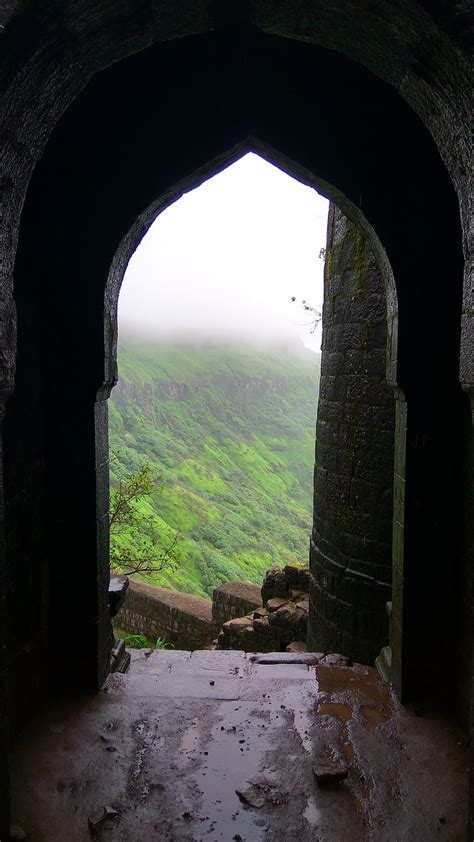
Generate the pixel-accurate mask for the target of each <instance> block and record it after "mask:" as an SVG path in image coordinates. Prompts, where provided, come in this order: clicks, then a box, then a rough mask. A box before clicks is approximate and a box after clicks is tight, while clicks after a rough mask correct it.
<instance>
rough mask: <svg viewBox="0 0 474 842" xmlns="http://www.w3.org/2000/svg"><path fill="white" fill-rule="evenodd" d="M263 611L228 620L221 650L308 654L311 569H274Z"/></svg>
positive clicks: (265, 591) (265, 584) (266, 586)
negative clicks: (307, 635) (307, 637)
mask: <svg viewBox="0 0 474 842" xmlns="http://www.w3.org/2000/svg"><path fill="white" fill-rule="evenodd" d="M262 602H263V606H262V607H261V608H256V609H255V610H254V611H251V612H250V613H248V614H246V615H245V616H244V617H237V618H235V619H232V620H228V621H227V622H226V623H224V624H223V626H222V630H221V631H220V632H219V635H218V638H217V641H216V644H215V646H216V648H217V649H236V650H240V651H244V652H285V651H286V650H288V651H291V652H304V651H305V650H306V633H307V628H308V609H309V568H308V567H293V566H290V565H287V566H286V567H284V568H283V569H281V568H276V567H272V568H271V569H270V570H268V571H267V574H266V576H265V579H264V582H263V585H262Z"/></svg>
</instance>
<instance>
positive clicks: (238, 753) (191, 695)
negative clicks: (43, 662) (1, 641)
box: [12, 650, 467, 842]
mask: <svg viewBox="0 0 474 842" xmlns="http://www.w3.org/2000/svg"><path fill="white" fill-rule="evenodd" d="M316 661H317V658H316V657H314V656H311V655H306V656H305V655H280V654H275V655H248V654H247V655H246V654H244V653H242V652H231V651H222V652H208V651H196V652H193V653H192V654H191V653H190V652H178V651H153V652H151V653H150V652H149V651H147V650H141V651H137V652H134V653H133V659H132V664H131V668H130V671H129V673H128V674H127V675H117V674H115V675H112V676H110V677H109V679H108V681H107V683H106V685H105V687H104V689H103V691H102V692H101V693H100V694H98V695H97V696H95V697H92V698H89V699H87V700H82V701H81V702H75V703H69V704H67V705H66V704H65V705H62V706H61V707H59V706H58V707H57V708H55V709H51V710H50V711H49V712H47V713H43V714H42V715H41V716H39V717H38V718H37V720H36V721H34V722H33V723H31V725H30V726H29V728H28V729H27V730H26V731H25V732H24V733H23V735H22V737H21V740H20V741H19V742H18V743H17V745H16V747H15V751H14V755H13V758H12V801H13V822H14V824H15V825H18V826H19V827H21V828H22V829H23V831H24V832H25V834H26V838H27V839H28V840H31V842H63V840H64V842H76V840H77V842H79V840H81V842H82V840H89V839H99V840H114V842H141V840H147V841H148V840H158V841H159V842H201V840H202V842H258V841H259V840H262V842H271V840H275V842H287V840H288V842H289V840H293V839H297V840H299V842H345V840H347V842H359V840H360V842H363V840H374V842H398V840H410V842H415V841H416V842H431V840H443V842H446V840H449V842H455V840H462V839H463V838H464V828H465V815H466V798H467V756H466V749H465V748H463V746H462V745H461V742H460V738H459V734H458V733H457V732H456V729H455V727H454V725H453V724H452V723H450V722H448V721H446V720H443V719H440V718H437V717H435V716H430V715H425V716H419V715H418V716H417V715H416V714H415V713H414V712H412V711H409V710H406V709H403V708H401V707H400V706H399V705H398V704H397V703H396V701H395V700H394V699H393V697H392V695H391V693H390V691H389V689H388V688H387V687H386V686H385V685H384V684H382V683H381V681H380V680H379V678H378V676H377V674H376V672H375V671H374V670H373V669H371V668H369V667H362V666H354V667H347V666H330V665H327V664H326V665H323V664H319V663H316ZM325 777H327V778H328V780H326V782H324V778H325ZM318 778H319V780H318ZM341 778H342V779H341Z"/></svg>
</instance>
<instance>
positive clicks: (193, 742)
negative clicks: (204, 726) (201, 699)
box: [180, 722, 200, 754]
mask: <svg viewBox="0 0 474 842" xmlns="http://www.w3.org/2000/svg"><path fill="white" fill-rule="evenodd" d="M199 735H200V728H199V725H198V723H197V722H192V723H191V725H189V726H188V728H186V731H185V732H184V734H183V736H182V738H181V745H180V750H181V752H185V753H186V754H191V753H192V752H193V751H196V750H197V748H198V746H199Z"/></svg>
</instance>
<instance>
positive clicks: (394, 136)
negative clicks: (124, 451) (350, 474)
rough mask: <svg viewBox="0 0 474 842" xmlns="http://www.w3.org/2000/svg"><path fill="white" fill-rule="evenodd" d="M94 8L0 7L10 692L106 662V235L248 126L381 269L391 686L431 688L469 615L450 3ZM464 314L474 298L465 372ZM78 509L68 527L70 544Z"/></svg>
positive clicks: (461, 193) (459, 78) (462, 130)
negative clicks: (388, 313) (291, 164)
mask: <svg viewBox="0 0 474 842" xmlns="http://www.w3.org/2000/svg"><path fill="white" fill-rule="evenodd" d="M86 6H87V4H86V5H85V6H84V14H83V16H80V15H79V16H77V15H76V13H75V9H74V8H73V6H72V4H71V6H69V5H68V6H67V8H65V9H64V12H63V17H62V19H61V22H60V23H58V21H57V19H56V17H55V13H54V12H51V13H48V12H44V13H43V12H39V13H36V12H35V11H28V12H25V13H24V14H18V15H17V16H16V17H15V16H12V17H11V18H9V19H8V20H7V23H6V26H7V41H6V50H5V53H4V56H5V58H4V59H3V61H4V64H2V70H1V72H2V77H3V78H5V80H6V83H7V86H8V92H7V95H6V98H5V110H4V113H5V124H4V125H5V132H4V137H5V146H4V155H3V162H4V186H5V191H4V193H5V203H6V205H5V206H6V214H5V230H6V231H7V232H8V233H7V236H6V238H5V245H4V262H3V279H4V288H3V295H4V298H3V310H2V325H4V337H5V343H4V350H3V356H2V358H1V365H2V378H3V381H2V382H3V395H4V397H5V399H6V397H7V396H8V394H9V393H11V391H12V387H13V364H14V360H15V343H14V329H13V326H14V307H13V305H12V289H13V287H12V279H13V270H14V279H15V302H16V306H17V309H18V327H19V333H18V336H19V341H18V354H17V360H16V361H17V374H16V381H15V392H14V395H13V398H12V399H11V401H10V403H9V406H8V412H7V418H6V422H5V431H4V454H5V456H4V467H5V495H6V503H7V512H6V514H7V517H6V524H7V572H8V576H9V581H10V585H9V614H10V617H11V618H14V616H15V613H16V612H17V610H18V607H19V605H20V600H21V601H22V604H23V608H24V609H25V607H26V606H27V610H26V611H25V614H26V615H27V617H28V620H27V622H25V623H24V624H23V625H20V624H18V623H16V622H15V620H14V619H12V620H11V622H10V653H9V656H8V658H7V659H6V665H5V666H7V665H9V668H10V674H11V676H12V679H11V680H12V697H13V699H16V698H17V697H18V698H19V697H20V696H21V697H22V698H25V699H27V698H29V697H31V691H32V690H33V688H36V687H38V688H40V687H42V688H45V687H46V685H47V682H48V677H49V679H50V680H52V681H53V683H54V682H56V683H58V682H59V681H63V682H65V683H66V684H69V686H70V687H71V688H75V689H76V690H77V689H80V688H82V689H84V688H85V687H88V688H91V689H93V688H96V687H97V686H98V685H99V684H100V682H101V680H102V678H103V676H104V675H105V673H106V671H107V660H108V654H107V651H108V650H107V647H108V645H109V644H108V617H107V604H106V587H107V581H106V574H105V572H104V571H103V570H100V569H99V571H98V569H97V555H98V551H97V547H98V545H100V544H103V543H104V542H106V531H105V529H104V524H105V514H104V513H105V508H106V500H104V501H103V511H102V516H101V517H99V518H98V519H97V509H96V505H95V501H96V497H97V495H98V494H100V488H102V487H103V484H102V479H101V477H102V476H103V475H104V474H105V473H106V469H107V466H106V462H105V459H104V458H103V457H104V454H100V453H99V454H97V451H96V448H95V429H96V426H97V424H100V423H104V416H103V401H100V400H99V401H96V397H97V395H98V394H99V397H104V395H103V393H101V391H100V390H101V389H102V388H103V384H104V383H106V382H107V381H108V378H109V373H108V372H106V371H105V370H104V364H103V332H104V324H103V300H104V284H105V279H106V277H107V273H108V270H109V267H110V264H111V261H112V258H113V255H114V254H115V253H116V251H117V248H118V245H119V243H120V241H121V238H122V237H123V235H124V232H126V231H128V230H129V229H130V228H131V226H132V225H133V223H134V220H136V219H137V218H138V217H139V215H140V214H141V213H142V210H143V208H145V207H149V206H150V205H151V204H152V203H153V201H154V199H155V198H156V196H159V195H161V196H163V195H166V193H167V191H169V190H170V189H171V188H172V186H173V185H175V184H176V183H178V182H179V181H180V180H182V179H183V178H184V179H185V178H186V177H189V174H190V173H193V172H196V171H198V170H199V169H200V168H201V167H205V166H206V163H207V162H209V161H214V160H216V158H218V157H219V156H220V155H223V154H225V151H226V150H228V149H230V148H232V147H233V146H234V145H235V144H237V143H239V142H240V141H241V139H242V137H247V136H249V135H257V136H258V137H260V138H261V139H262V141H263V142H264V143H265V144H268V145H269V146H271V147H273V148H277V149H279V150H281V154H282V155H284V156H285V157H286V158H288V159H290V160H294V161H298V164H299V166H300V167H301V168H303V169H304V170H305V171H307V172H316V173H318V176H319V177H321V178H322V179H323V180H324V181H326V182H328V183H329V184H333V185H334V186H335V188H337V190H338V191H339V193H340V194H342V196H344V197H346V199H347V200H348V201H349V202H351V203H352V205H353V207H355V208H358V209H359V210H360V211H361V213H362V214H363V215H364V216H365V217H366V219H367V220H368V221H369V223H370V224H371V226H372V227H373V228H374V229H375V230H376V231H377V234H378V237H379V239H380V241H381V242H382V243H383V246H384V249H385V251H386V253H387V256H388V259H389V261H390V264H391V266H392V268H393V273H394V277H395V280H396V284H397V292H398V298H399V330H398V352H397V353H396V354H395V353H394V354H393V359H392V362H393V371H392V380H393V382H397V384H398V386H399V388H400V390H401V391H400V397H401V400H400V401H399V404H398V412H397V433H396V436H397V452H398V454H399V459H398V462H397V466H398V467H397V470H398V474H397V476H399V479H400V482H399V484H398V486H397V489H396V492H397V493H396V499H395V506H396V508H397V510H398V511H399V514H400V518H399V519H398V520H397V523H398V526H397V529H396V533H395V553H396V558H397V559H399V560H400V561H401V562H402V563H403V576H400V577H399V580H398V581H397V587H398V588H399V590H400V593H401V594H402V596H403V599H402V600H401V606H402V613H403V622H402V625H401V626H400V625H399V626H398V627H397V628H396V635H397V640H398V645H399V648H400V651H401V652H403V657H402V658H401V659H400V663H399V664H398V678H397V686H398V690H399V692H400V694H401V696H402V697H403V698H410V697H415V696H417V695H419V694H420V693H423V692H425V691H426V690H428V689H431V688H433V687H436V682H437V670H438V663H439V659H440V657H443V656H444V653H445V652H446V646H447V643H448V641H449V640H452V638H451V637H449V636H448V635H446V630H447V629H450V628H451V627H452V626H453V625H454V621H455V619H456V618H457V617H458V616H459V617H460V618H461V625H463V626H464V628H467V627H468V626H469V616H470V615H469V606H466V605H465V603H464V602H463V600H462V599H461V598H460V595H459V590H460V589H461V588H460V583H461V582H462V579H463V577H465V578H467V571H468V569H469V564H470V560H469V559H466V560H465V563H464V566H463V564H462V562H461V544H462V540H463V535H462V508H463V487H462V485H461V480H462V459H463V453H464V448H465V439H466V432H467V429H468V425H469V419H468V412H467V407H466V402H465V401H464V399H463V396H462V394H461V390H460V386H459V343H460V324H461V322H460V319H461V309H462V304H463V302H462V295H461V292H462V274H463V254H462V229H461V223H463V224H464V228H465V230H467V228H466V225H467V219H468V215H467V213H466V208H467V196H468V191H467V189H466V180H465V178H464V175H463V173H464V172H465V171H466V169H467V168H466V162H468V154H469V153H468V143H467V141H466V137H467V131H468V130H467V125H466V127H464V123H463V119H464V114H465V105H466V106H467V103H468V102H469V99H468V95H467V97H466V98H465V99H464V100H463V92H464V91H465V90H467V89H468V87H467V86H466V78H467V76H466V73H465V65H464V64H463V59H462V54H461V51H460V46H459V44H461V46H462V35H463V32H464V27H463V23H462V21H459V20H458V21H457V24H458V26H457V28H456V26H454V23H455V21H454V16H453V17H450V14H451V13H449V14H448V13H446V15H445V16H444V17H443V16H438V15H434V16H433V18H429V15H428V13H427V12H426V10H424V9H421V8H418V7H416V8H413V7H412V6H411V5H410V7H409V4H405V5H404V7H403V9H400V8H399V7H397V9H395V8H394V6H393V4H389V3H387V4H386V8H385V7H384V8H385V12H386V13H384V14H379V13H378V12H374V13H372V12H366V13H365V12H364V14H363V15H360V16H358V15H357V14H355V13H352V12H351V13H349V12H348V11H347V9H346V7H345V5H344V4H343V3H342V2H341V4H340V5H338V6H337V7H334V4H319V8H318V12H317V13H316V11H313V9H312V10H309V9H306V10H305V14H303V15H298V16H296V14H295V12H292V11H289V10H288V9H286V8H285V9H283V8H282V7H280V6H279V5H277V4H275V5H272V4H256V5H255V7H254V9H253V12H252V15H250V13H249V15H250V17H248V16H247V13H245V14H244V15H243V17H242V16H241V15H240V14H239V13H237V11H236V8H235V7H234V6H233V5H231V6H230V7H229V8H230V11H229V12H224V11H223V10H220V4H211V6H210V7H209V8H207V7H206V8H204V6H202V4H198V5H194V4H192V3H189V4H185V7H183V8H180V9H178V10H177V11H176V15H173V14H171V13H170V15H169V17H164V16H163V15H162V14H161V12H160V13H158V12H157V11H155V10H154V9H151V8H148V6H147V4H144V5H143V7H141V8H140V10H136V8H135V4H130V6H126V7H124V8H122V7H121V8H120V9H116V8H115V7H114V8H111V7H109V6H108V5H104V6H103V7H101V9H100V10H99V11H97V10H96V11H95V12H94V14H90V15H89V14H87V9H86ZM12 8H13V11H14V7H12ZM346 12H347V14H346ZM315 15H316V17H315ZM387 15H388V18H387ZM407 16H408V18H407ZM427 16H428V17H427ZM387 19H388V21H389V22H387ZM407 19H408V20H409V21H410V25H411V31H412V34H413V39H412V40H411V41H410V44H409V45H408V44H407V43H406V40H405V38H404V35H403V33H404V32H405V31H406V21H407ZM427 20H429V21H430V25H431V26H432V28H431V29H430V32H431V35H430V37H429V38H426V23H427ZM354 27H356V30H357V31H358V32H360V35H361V37H360V38H358V39H354V37H353V33H354ZM211 30H212V31H211ZM374 32H377V33H378V36H380V37H374ZM191 33H195V34H191ZM196 33H200V34H199V35H198V34H196ZM453 33H454V34H453ZM177 36H181V37H180V38H178V37H177ZM2 38H5V35H2ZM305 41H307V42H308V43H304V42H305ZM153 44H154V46H153ZM321 45H322V46H321ZM414 45H415V46H414ZM416 45H418V46H416ZM421 45H423V46H421ZM145 48H148V49H145ZM127 56H129V57H128V58H127ZM347 56H350V57H352V59H355V61H352V60H351V59H350V58H348V57H347ZM387 56H389V58H390V60H387ZM363 65H365V67H364V66H363ZM105 68H107V69H105ZM366 68H369V70H367V69H366ZM98 71H102V72H101V73H99V72H98ZM94 74H95V75H94ZM382 78H383V79H385V80H386V81H382ZM323 79H324V80H328V81H327V83H325V84H324V85H322V84H321V80H323ZM438 79H442V80H443V82H442V84H438V82H437V80H438ZM89 80H92V81H89ZM329 80H330V81H329ZM88 82H89V85H87V83H88ZM86 86H87V87H86ZM81 90H82V91H83V92H82V94H81V95H79V96H78V94H79V92H80V91H81ZM400 92H401V94H402V95H403V96H402V95H401V94H400ZM74 97H76V99H75V101H74V102H73V100H74ZM407 101H408V102H409V103H410V104H409V105H408V104H407ZM72 102H73V104H72V105H71V103H72ZM151 103H152V108H150V104H151ZM68 106H70V107H69V109H68V110H66V112H65V109H67V108H68ZM64 112H65V113H64ZM61 117H62V119H61ZM55 125H56V129H55V130H54V131H53V127H54V126H55ZM348 126H350V137H348V131H347V129H348ZM190 136H191V138H192V142H191V143H190ZM400 138H403V139H405V140H406V139H407V138H408V139H409V143H406V142H400ZM433 138H435V140H433ZM41 156H42V157H41ZM39 158H41V160H40V161H39V162H38V159H39ZM32 174H33V175H32ZM453 185H454V186H453ZM459 206H461V209H462V214H461V218H460V214H459ZM20 219H21V228H20ZM18 236H19V239H18ZM17 241H18V248H17ZM468 306H469V305H468V301H467V299H466V301H465V307H466V308H468ZM441 323H442V325H443V331H444V334H443V344H442V345H441V344H440V342H439V325H440V324H441ZM470 324H471V323H470V320H469V316H468V312H467V309H466V317H465V319H464V346H463V347H464V351H463V358H462V378H463V382H464V383H465V384H467V385H469V383H471V384H472V382H474V376H473V375H472V371H471V367H470V363H469V360H470V357H469V354H470V347H471V345H470V339H469V336H470V333H469V331H470ZM84 326H86V330H87V342H84V333H85V330H84ZM394 335H395V333H394ZM65 419H66V420H67V421H68V423H65ZM446 441H449V442H450V447H449V449H447V448H446ZM71 473H73V474H74V476H75V479H76V481H75V483H74V484H71V483H70V482H69V478H70V476H71ZM440 488H442V489H443V495H440V494H439V489H440ZM98 489H99V491H98ZM71 511H73V512H75V513H76V514H77V517H78V518H79V519H80V524H81V529H80V532H79V534H78V535H77V541H75V542H74V543H73V544H71V540H70V522H71V521H70V519H71ZM25 524H26V525H27V528H26V529H25V527H24V525H25ZM65 554H67V563H66V564H65V563H64V558H65ZM448 558H449V560H450V561H449V565H448V564H447V561H446V559H448ZM79 566H80V567H81V571H82V573H83V577H82V578H81V579H80V580H78V579H77V577H76V576H75V573H76V570H77V569H78V568H79ZM399 568H400V569H401V565H400V564H399ZM448 569H449V573H447V570H448ZM446 581H448V587H446ZM71 583H74V590H73V591H72V592H71ZM65 593H70V594H71V598H70V600H69V601H68V600H65V599H64V594H65ZM440 605H442V606H443V611H442V612H438V607H439V606H440ZM54 643H55V644H56V645H55V646H53V644H54ZM452 645H453V646H455V649H456V656H457V659H458V660H459V662H460V663H461V664H462V665H463V668H462V670H459V669H457V670H456V671H455V674H454V675H453V677H452V681H453V682H455V684H456V687H457V688H465V687H466V685H467V680H468V672H467V670H468V664H469V658H470V637H469V641H468V643H467V644H465V645H464V646H461V645H460V642H459V638H456V636H454V642H453V644H452ZM65 665H66V668H65ZM32 677H34V680H33V678H32Z"/></svg>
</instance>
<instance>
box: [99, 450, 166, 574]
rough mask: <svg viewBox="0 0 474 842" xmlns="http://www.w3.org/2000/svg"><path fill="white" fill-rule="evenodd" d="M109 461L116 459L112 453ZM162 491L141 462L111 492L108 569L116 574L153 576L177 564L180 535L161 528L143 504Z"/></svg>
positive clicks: (158, 478)
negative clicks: (110, 568)
mask: <svg viewBox="0 0 474 842" xmlns="http://www.w3.org/2000/svg"><path fill="white" fill-rule="evenodd" d="M112 459H113V460H114V461H118V460H119V454H118V453H113V454H112ZM161 488H162V483H161V478H160V477H159V476H157V475H155V474H154V472H153V470H152V468H151V466H150V464H149V462H148V461H147V460H146V459H144V460H143V461H142V462H141V463H140V465H139V466H138V468H137V470H136V471H132V472H130V473H127V474H124V476H123V477H121V478H120V479H119V480H118V483H117V484H116V486H115V487H112V488H111V489H110V507H109V525H110V566H111V567H112V569H113V570H115V571H116V572H117V573H125V574H127V575H128V576H132V575H133V574H135V573H139V574H140V575H142V576H153V575H155V574H156V573H159V572H160V571H162V570H164V569H168V568H170V569H172V568H175V567H176V566H177V565H178V563H179V561H180V554H179V551H178V543H179V533H178V532H174V530H171V532H172V534H171V536H170V534H169V533H170V530H169V529H168V530H167V534H164V530H163V529H160V528H159V527H158V525H157V523H156V519H155V518H154V517H153V514H150V512H149V511H147V510H146V509H144V507H143V505H142V504H143V502H144V501H146V500H147V499H149V498H150V497H151V495H152V494H153V493H154V492H155V491H156V490H157V489H158V490H160V489H161Z"/></svg>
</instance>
